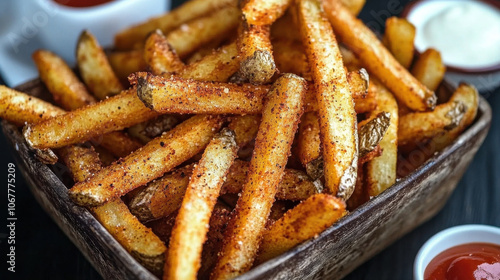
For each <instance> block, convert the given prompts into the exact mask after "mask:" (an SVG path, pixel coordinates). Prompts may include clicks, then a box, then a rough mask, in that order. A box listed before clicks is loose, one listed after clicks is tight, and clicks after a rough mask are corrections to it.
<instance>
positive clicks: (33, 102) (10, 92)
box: [0, 85, 64, 126]
mask: <svg viewBox="0 0 500 280" xmlns="http://www.w3.org/2000/svg"><path fill="white" fill-rule="evenodd" d="M62 113H64V110H62V109H60V108H59V107H56V106H54V105H52V104H50V103H48V102H45V101H43V100H41V99H38V98H36V97H33V96H29V95H27V94H25V93H22V92H19V91H17V90H14V89H10V88H8V87H6V86H2V85H0V118H2V119H5V120H8V121H10V122H12V123H14V124H15V125H17V126H23V125H24V124H26V123H38V122H40V121H42V120H46V119H50V118H51V117H54V116H57V115H60V114H62Z"/></svg>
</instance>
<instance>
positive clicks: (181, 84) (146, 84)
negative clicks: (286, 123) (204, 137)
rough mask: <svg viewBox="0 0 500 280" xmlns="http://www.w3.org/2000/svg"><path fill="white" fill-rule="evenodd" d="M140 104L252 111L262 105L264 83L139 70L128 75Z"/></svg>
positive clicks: (186, 110) (171, 109)
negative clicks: (202, 79) (205, 79)
mask: <svg viewBox="0 0 500 280" xmlns="http://www.w3.org/2000/svg"><path fill="white" fill-rule="evenodd" d="M131 83H132V84H137V94H138V96H139V99H141V101H142V102H144V104H145V105H146V106H147V107H148V108H150V109H152V110H155V111H156V112H159V113H181V114H255V113H258V112H259V111H260V110H261V109H262V99H263V97H264V96H265V94H267V92H268V87H254V86H253V85H249V84H245V85H237V84H228V83H214V82H200V81H193V80H184V79H179V78H175V77H172V78H170V79H165V78H163V77H160V76H154V75H151V74H150V73H145V72H139V73H136V74H135V76H134V77H133V78H131Z"/></svg>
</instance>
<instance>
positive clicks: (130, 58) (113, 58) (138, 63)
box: [108, 50, 148, 84]
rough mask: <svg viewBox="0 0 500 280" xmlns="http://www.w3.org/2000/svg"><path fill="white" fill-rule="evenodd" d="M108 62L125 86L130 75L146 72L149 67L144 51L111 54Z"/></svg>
mask: <svg viewBox="0 0 500 280" xmlns="http://www.w3.org/2000/svg"><path fill="white" fill-rule="evenodd" d="M108 60H109V64H110V65H111V68H113V71H114V72H115V73H116V76H117V77H118V78H119V79H120V81H122V83H124V84H126V82H127V78H128V76H129V75H130V74H132V73H134V72H139V71H144V70H145V69H146V68H147V66H148V65H147V63H146V61H145V60H144V54H143V52H142V50H132V51H122V52H111V53H109V54H108Z"/></svg>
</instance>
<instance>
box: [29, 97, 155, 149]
mask: <svg viewBox="0 0 500 280" xmlns="http://www.w3.org/2000/svg"><path fill="white" fill-rule="evenodd" d="M136 91H137V90H136V89H135V88H133V89H130V90H127V91H124V92H122V94H120V95H117V96H113V97H111V98H108V99H106V100H103V101H101V102H99V103H95V104H92V105H90V106H87V107H84V108H81V109H77V110H75V111H72V112H69V113H66V114H63V115H60V116H58V117H56V118H52V119H50V120H47V121H44V122H40V123H38V124H36V125H28V126H26V127H25V128H24V132H23V133H24V136H25V138H26V140H27V142H28V143H29V144H30V145H31V146H32V147H34V148H37V149H47V148H59V147H64V146H67V145H71V144H76V143H81V142H85V141H87V140H90V139H93V138H95V137H98V136H99V135H102V134H105V133H108V132H112V131H116V130H121V129H123V128H126V127H129V126H132V125H134V124H137V123H140V122H143V121H146V120H148V119H152V118H154V117H156V116H158V113H156V112H154V111H152V110H149V109H148V108H146V106H144V104H143V103H142V102H141V101H140V100H139V98H137V93H136ZM102 112H106V114H103V113H102Z"/></svg>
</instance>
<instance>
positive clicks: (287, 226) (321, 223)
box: [255, 194, 346, 264]
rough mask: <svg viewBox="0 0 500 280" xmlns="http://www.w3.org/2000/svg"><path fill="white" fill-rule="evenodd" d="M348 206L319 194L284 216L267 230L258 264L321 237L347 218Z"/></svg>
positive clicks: (339, 200) (332, 197)
mask: <svg viewBox="0 0 500 280" xmlns="http://www.w3.org/2000/svg"><path fill="white" fill-rule="evenodd" d="M345 208H346V206H345V202H344V201H342V200H341V199H339V198H336V197H334V196H331V195H328V194H316V195H313V196H311V197H310V198H308V199H307V200H304V201H303V202H302V203H300V204H299V205H297V206H295V207H294V208H293V209H291V210H289V211H288V212H286V213H285V215H284V216H283V217H282V218H280V219H279V220H277V221H276V222H275V223H274V224H273V225H272V226H271V227H270V228H269V230H267V231H266V232H265V233H264V235H263V237H262V243H261V245H260V250H259V255H258V257H257V259H256V262H255V263H256V264H261V263H263V262H265V261H267V260H269V259H272V258H274V257H276V256H279V255H280V254H282V253H284V252H286V251H288V250H290V249H292V248H293V247H295V246H297V245H299V244H300V243H302V242H304V241H307V240H309V239H311V238H314V237H315V236H318V235H319V234H320V233H321V232H323V231H324V230H325V229H327V228H328V227H330V226H331V225H333V224H334V223H335V222H336V221H337V220H338V219H340V218H342V216H344V215H345Z"/></svg>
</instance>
